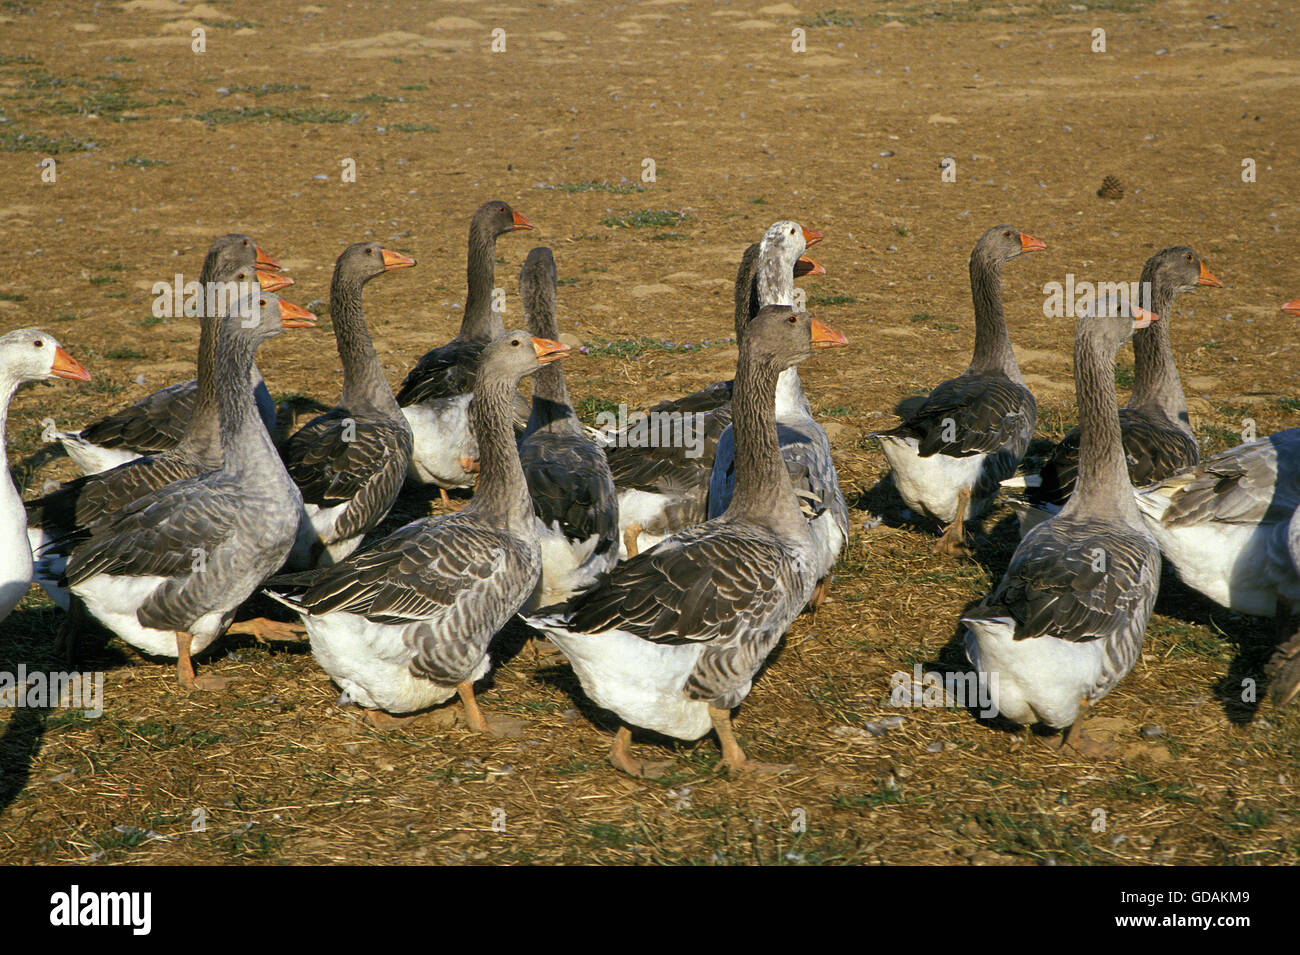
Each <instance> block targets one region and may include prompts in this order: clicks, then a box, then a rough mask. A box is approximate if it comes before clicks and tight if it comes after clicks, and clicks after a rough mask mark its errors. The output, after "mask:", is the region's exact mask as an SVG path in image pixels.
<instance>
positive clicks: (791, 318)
mask: <svg viewBox="0 0 1300 955" xmlns="http://www.w3.org/2000/svg"><path fill="white" fill-rule="evenodd" d="M786 321H787V322H789V323H790V324H791V325H794V324H797V323H798V321H799V319H797V318H795V317H794V316H793V315H791V316H790V317H789V318H787V319H786Z"/></svg>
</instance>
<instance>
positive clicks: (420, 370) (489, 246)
mask: <svg viewBox="0 0 1300 955" xmlns="http://www.w3.org/2000/svg"><path fill="white" fill-rule="evenodd" d="M531 228H533V224H532V223H531V222H529V221H528V220H527V219H526V218H525V217H524V216H523V215H521V214H520V213H518V212H516V211H514V210H513V209H511V208H510V206H508V205H506V204H505V203H504V202H501V201H499V200H496V201H493V202H486V203H484V204H483V205H481V206H479V208H478V210H477V211H476V212H475V213H474V217H473V218H472V219H471V220H470V224H469V257H468V265H467V266H466V274H467V281H468V286H469V291H468V294H467V295H466V296H465V315H464V318H463V319H462V320H461V323H460V331H459V332H458V333H457V334H456V337H455V338H453V339H452V340H451V341H450V342H448V343H447V344H445V345H442V346H440V347H438V348H435V349H433V350H432V351H430V352H428V353H427V354H426V355H425V356H424V357H423V358H421V359H420V360H419V361H418V362H417V363H416V365H415V367H414V368H412V369H411V371H410V372H409V373H408V374H407V376H406V379H405V380H404V381H403V382H402V387H401V390H399V391H398V393H397V403H398V404H399V405H401V406H402V413H403V414H404V415H406V419H407V421H409V422H410V425H411V433H412V435H413V437H414V440H415V450H414V452H413V453H412V455H411V465H410V468H409V469H408V475H407V477H408V478H409V480H411V481H412V482H414V483H416V484H434V485H437V487H438V493H439V494H440V495H441V496H442V502H443V504H449V503H450V499H449V498H448V496H447V489H448V488H465V487H470V486H471V485H473V483H474V475H475V473H476V472H477V469H478V465H477V457H478V452H477V449H476V448H475V446H474V437H473V435H472V434H470V426H469V414H468V408H469V401H470V397H471V396H472V395H473V392H474V374H475V371H476V369H477V368H478V359H479V355H480V354H481V353H482V351H483V348H484V346H485V345H487V343H488V342H490V341H492V340H493V339H494V338H497V337H499V336H500V335H502V334H503V333H504V332H505V325H504V324H503V322H502V320H501V313H500V311H498V310H497V309H495V308H494V307H493V302H492V296H493V284H494V278H493V276H494V273H495V268H496V267H495V260H496V248H497V239H498V238H499V237H501V236H503V235H506V234H508V233H510V232H517V231H519V230H521V229H531ZM516 400H517V402H518V403H520V404H522V406H523V407H522V408H521V412H520V415H521V417H522V418H523V419H525V420H526V419H527V417H528V409H527V402H525V401H524V399H523V396H522V395H521V396H519V398H518V399H516Z"/></svg>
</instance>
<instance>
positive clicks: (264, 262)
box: [253, 246, 280, 272]
mask: <svg viewBox="0 0 1300 955" xmlns="http://www.w3.org/2000/svg"><path fill="white" fill-rule="evenodd" d="M253 267H254V268H256V269H258V270H260V271H263V272H278V271H280V263H279V262H277V261H275V259H273V258H271V257H270V256H269V255H267V254H266V253H265V252H263V251H262V247H261V246H258V248H257V261H256V262H255V263H254V266H253Z"/></svg>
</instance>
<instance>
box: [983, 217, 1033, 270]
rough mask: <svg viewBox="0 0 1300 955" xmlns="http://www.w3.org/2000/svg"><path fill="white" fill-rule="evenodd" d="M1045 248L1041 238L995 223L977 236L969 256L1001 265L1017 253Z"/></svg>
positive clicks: (1021, 253) (1013, 227)
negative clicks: (973, 249)
mask: <svg viewBox="0 0 1300 955" xmlns="http://www.w3.org/2000/svg"><path fill="white" fill-rule="evenodd" d="M1046 248H1047V246H1046V245H1045V244H1044V243H1043V240H1042V239H1036V238H1034V237H1033V236H1032V235H1028V234H1026V233H1024V232H1021V231H1020V230H1019V229H1017V228H1016V227H1015V226H1010V225H995V226H994V227H993V228H991V229H989V230H988V231H987V232H985V233H984V234H983V235H982V236H980V237H979V241H978V242H976V243H975V251H974V252H972V253H971V258H972V259H976V258H978V259H982V260H983V261H985V262H987V263H990V264H997V265H1001V264H1002V263H1003V262H1009V261H1010V260H1011V259H1014V258H1015V257H1016V256H1018V255H1023V254H1024V253H1026V252H1042V251H1043V250H1044V249H1046Z"/></svg>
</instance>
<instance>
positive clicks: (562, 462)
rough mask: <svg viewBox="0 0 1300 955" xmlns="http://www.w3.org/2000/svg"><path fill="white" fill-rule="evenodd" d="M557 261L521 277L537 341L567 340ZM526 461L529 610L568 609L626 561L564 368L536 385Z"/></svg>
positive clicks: (534, 264)
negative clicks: (534, 542) (531, 578)
mask: <svg viewBox="0 0 1300 955" xmlns="http://www.w3.org/2000/svg"><path fill="white" fill-rule="evenodd" d="M555 286H556V270H555V259H554V257H553V255H552V253H551V250H550V249H547V248H537V249H533V250H532V251H531V252H529V253H528V258H526V259H525V260H524V266H523V269H521V270H520V272H519V300H520V301H521V302H522V303H523V308H524V314H525V316H526V317H527V320H528V332H529V334H531V335H532V336H533V337H534V338H540V339H546V340H555V339H558V338H559V337H560V333H559V325H558V324H557V323H556V320H555ZM519 460H520V462H521V464H522V466H523V469H524V479H525V480H526V481H527V483H528V494H529V496H530V497H531V498H532V501H533V512H534V513H535V514H536V515H537V520H538V538H539V540H540V544H541V553H542V574H541V580H540V581H539V583H538V589H537V592H536V593H535V594H534V595H533V596H532V597H530V598H529V601H528V603H527V604H526V605H525V607H524V610H525V611H532V610H535V609H537V608H539V607H547V606H551V605H553V604H558V603H562V602H563V601H566V600H569V599H570V598H571V597H573V596H575V595H577V594H579V593H582V592H584V591H586V590H590V589H591V588H592V587H594V586H595V585H596V584H598V583H599V582H600V581H601V580H603V579H604V577H605V575H607V574H608V573H609V572H610V570H612V569H613V567H614V564H615V563H617V562H618V497H617V493H616V491H615V489H614V477H613V475H612V474H610V470H609V462H608V461H606V459H605V453H604V452H603V451H602V450H601V449H600V448H598V447H596V445H595V444H594V443H592V441H591V440H590V439H589V438H587V437H586V435H584V434H583V432H582V427H581V425H580V424H579V423H578V417H577V415H575V414H574V413H573V407H572V405H570V404H569V391H568V389H567V388H566V387H565V383H564V368H563V366H562V365H561V364H560V363H559V362H554V363H551V364H548V365H546V366H545V367H544V368H542V369H541V370H540V371H538V372H537V375H536V377H535V378H534V379H533V401H532V413H531V414H530V415H529V418H528V427H527V429H526V430H525V432H524V437H523V440H522V441H520V442H519Z"/></svg>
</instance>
